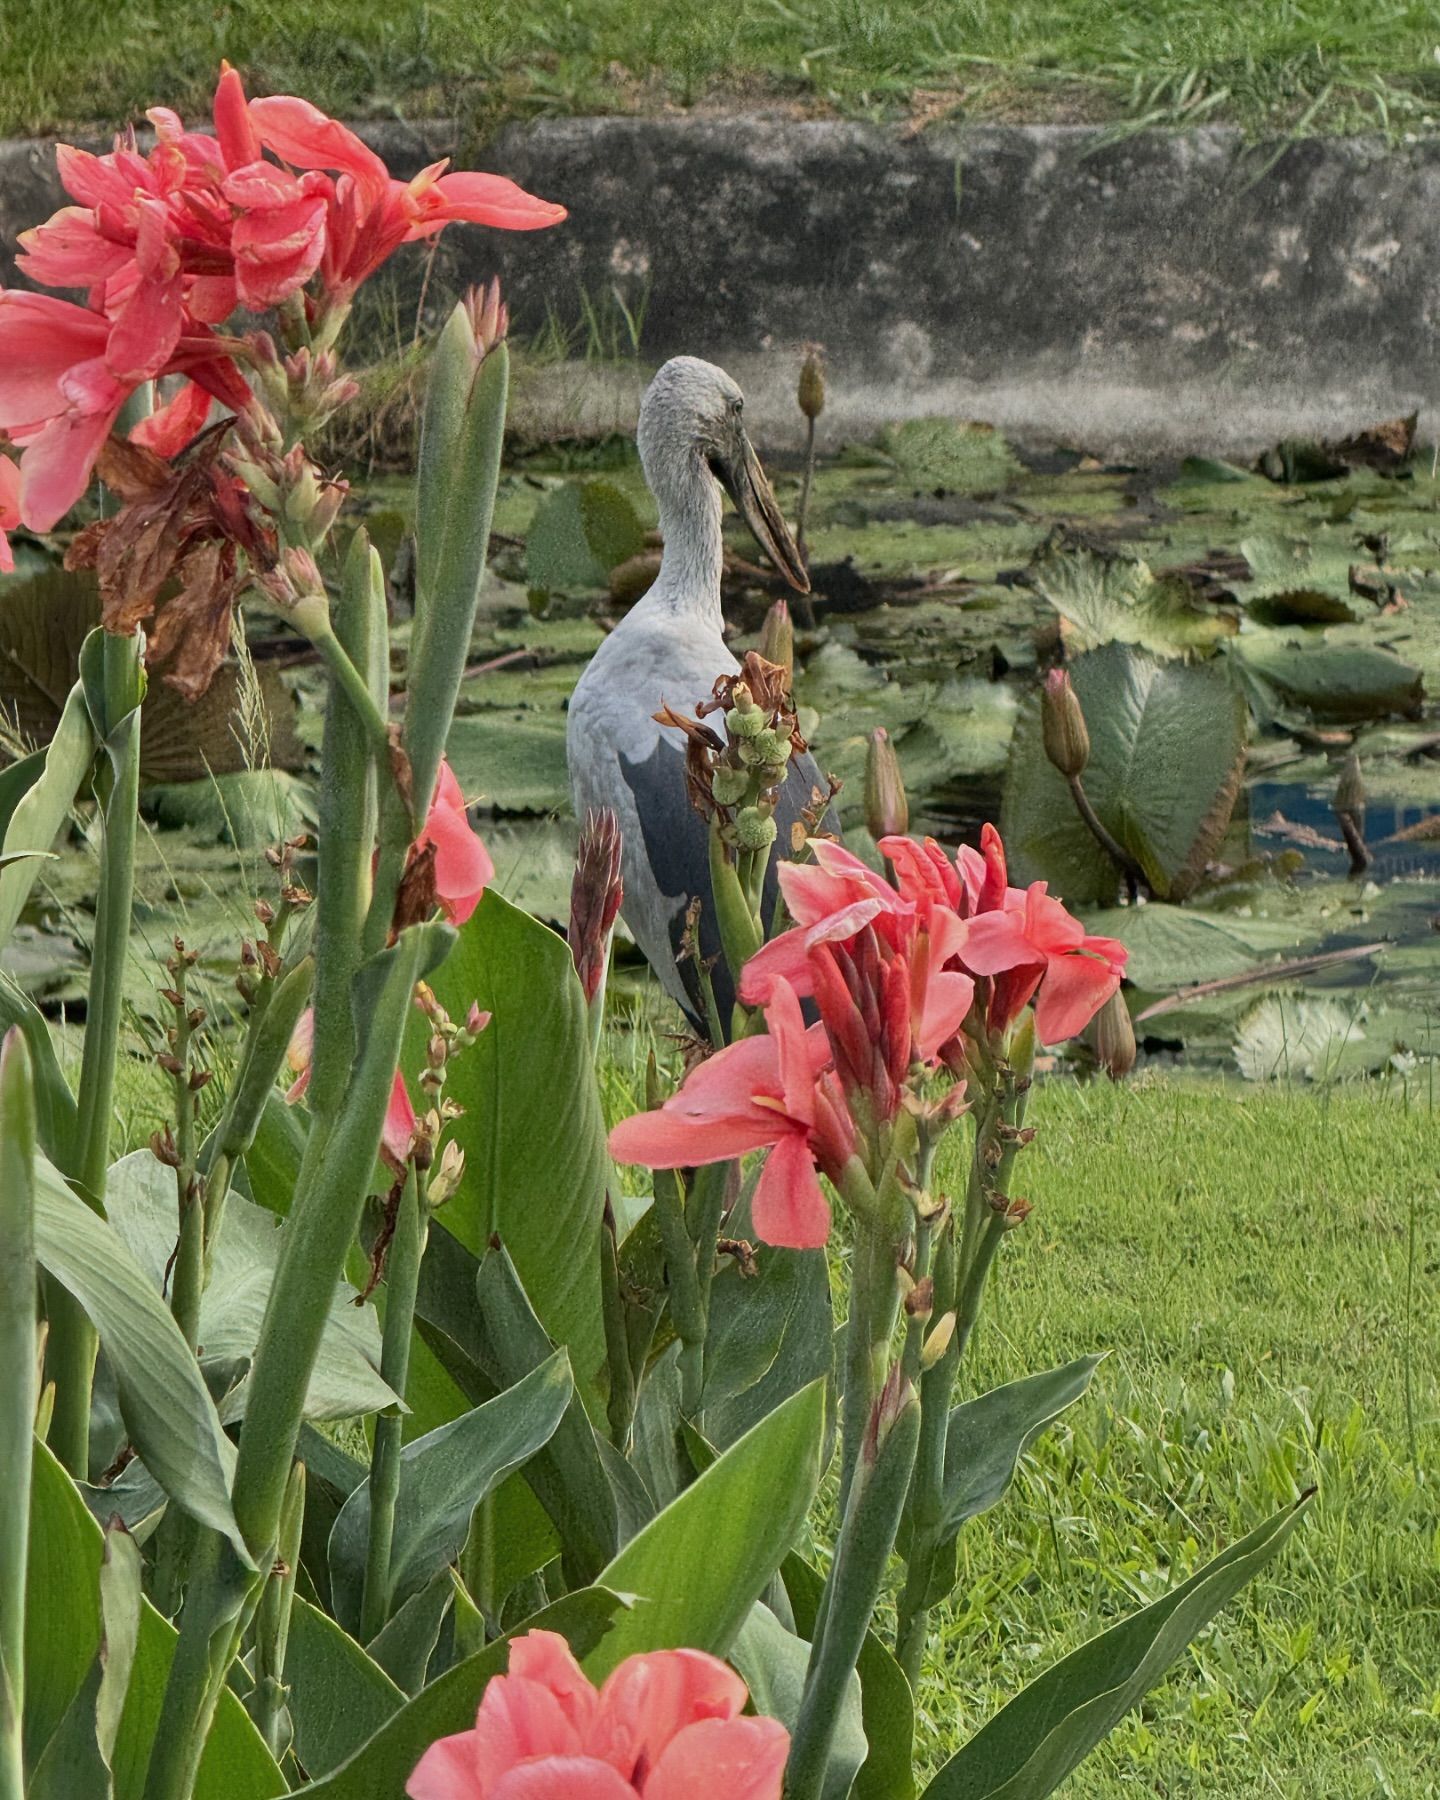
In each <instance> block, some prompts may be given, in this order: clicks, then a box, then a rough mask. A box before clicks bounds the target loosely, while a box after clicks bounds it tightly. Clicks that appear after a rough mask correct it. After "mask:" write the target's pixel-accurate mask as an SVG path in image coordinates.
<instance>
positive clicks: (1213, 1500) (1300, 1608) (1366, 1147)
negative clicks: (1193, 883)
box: [608, 1052, 1440, 1800]
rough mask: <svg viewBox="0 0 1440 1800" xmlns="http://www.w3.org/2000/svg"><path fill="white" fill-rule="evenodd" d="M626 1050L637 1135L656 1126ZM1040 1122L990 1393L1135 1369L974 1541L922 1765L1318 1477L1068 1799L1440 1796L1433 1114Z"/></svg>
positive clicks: (1218, 1113) (1002, 1292) (1129, 1114)
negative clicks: (1095, 1366) (1292, 1533)
mask: <svg viewBox="0 0 1440 1800" xmlns="http://www.w3.org/2000/svg"><path fill="white" fill-rule="evenodd" d="M621 1056H622V1060H621V1061H620V1062H619V1063H617V1064H612V1066H611V1069H610V1071H609V1077H610V1090H611V1091H610V1093H609V1096H608V1099H609V1102H610V1104H611V1107H612V1110H613V1111H614V1112H616V1113H619V1112H621V1111H624V1110H627V1109H628V1108H629V1107H630V1106H632V1105H633V1104H634V1098H633V1091H634V1087H635V1071H634V1069H633V1065H632V1063H631V1060H630V1057H629V1054H628V1053H626V1052H622V1053H621ZM1030 1117H1031V1121H1032V1122H1034V1123H1036V1124H1037V1125H1038V1126H1039V1136H1038V1138H1037V1141H1036V1144H1035V1147H1034V1148H1033V1149H1032V1150H1030V1151H1028V1152H1026V1154H1025V1157H1024V1159H1023V1160H1022V1162H1021V1164H1020V1165H1019V1169H1018V1172H1017V1178H1016V1191H1017V1192H1021V1193H1024V1194H1026V1195H1027V1196H1028V1197H1030V1198H1031V1199H1033V1201H1034V1202H1035V1210H1034V1213H1033V1214H1032V1216H1031V1218H1030V1221H1029V1224H1028V1225H1027V1227H1026V1228H1025V1229H1024V1230H1023V1231H1021V1232H1019V1233H1017V1234H1016V1236H1015V1237H1014V1238H1013V1239H1012V1240H1011V1246H1010V1248H1009V1250H1008V1252H1007V1254H1006V1256H1005V1257H1004V1259H1003V1261H1002V1263H1001V1266H1000V1268H999V1270H998V1273H997V1276H996V1278H995V1280H994V1281H993V1282H992V1285H991V1300H990V1304H989V1307H988V1311H987V1314H986V1316H985V1318H984V1319H983V1320H982V1324H981V1328H980V1331H979V1333H978V1336H977V1354H978V1363H977V1364H976V1365H975V1366H974V1368H973V1370H972V1373H973V1378H974V1381H975V1383H976V1385H977V1388H985V1387H989V1386H991V1385H993V1384H995V1383H997V1382H1000V1381H1005V1380H1011V1379H1014V1378H1015V1377H1016V1376H1019V1375H1021V1374H1024V1373H1027V1372H1029V1371H1031V1370H1035V1369H1039V1368H1044V1367H1048V1366H1051V1365H1053V1364H1056V1363H1060V1362H1063V1361H1066V1360H1068V1359H1069V1358H1071V1357H1074V1356H1078V1355H1082V1354H1084V1353H1085V1352H1086V1351H1091V1350H1101V1349H1104V1350H1108V1351H1110V1353H1111V1354H1110V1357H1109V1360H1108V1361H1107V1362H1106V1363H1105V1364H1104V1365H1103V1366H1102V1368H1101V1369H1100V1371H1099V1373H1098V1375H1097V1376H1096V1380H1095V1385H1094V1388H1093V1390H1092V1394H1091V1395H1090V1396H1089V1397H1087V1399H1086V1400H1085V1401H1084V1402H1082V1404H1081V1405H1080V1406H1079V1407H1077V1408H1076V1409H1075V1410H1074V1411H1073V1412H1072V1413H1071V1414H1069V1415H1067V1420H1066V1422H1065V1423H1064V1424H1063V1425H1062V1427H1061V1428H1060V1429H1058V1430H1056V1431H1054V1432H1052V1433H1051V1435H1050V1436H1049V1437H1048V1439H1045V1440H1042V1442H1041V1443H1040V1444H1039V1445H1037V1447H1036V1449H1035V1451H1034V1453H1033V1454H1032V1455H1030V1456H1028V1457H1027V1458H1026V1459H1025V1462H1024V1465H1023V1469H1022V1473H1021V1476H1020V1478H1019V1479H1018V1481H1017V1483H1016V1485H1015V1487H1014V1488H1013V1489H1012V1490H1011V1493H1010V1495H1009V1496H1008V1498H1007V1499H1006V1501H1005V1502H1003V1503H1002V1504H1001V1506H999V1507H998V1508H996V1509H995V1510H994V1511H992V1512H990V1513H988V1514H986V1515H985V1516H984V1517H982V1518H981V1519H978V1520H976V1521H975V1522H974V1523H973V1524H972V1525H971V1526H970V1527H969V1528H968V1531H967V1534H966V1536H965V1537H964V1538H963V1539H962V1569H963V1579H962V1584H961V1587H960V1589H959V1591H958V1592H957V1593H956V1595H955V1597H954V1599H953V1600H952V1601H951V1603H950V1604H949V1605H948V1607H946V1608H943V1609H942V1610H941V1611H940V1612H939V1613H938V1614H937V1616H936V1627H937V1631H936V1645H935V1650H934V1652H933V1654H932V1655H931V1658H930V1660H929V1664H928V1668H927V1671H926V1673H925V1676H924V1678H923V1680H922V1684H921V1688H920V1692H919V1695H918V1703H919V1708H920V1714H921V1724H920V1739H921V1749H922V1754H923V1755H924V1757H925V1759H926V1761H927V1763H929V1764H932V1765H933V1764H936V1763H938V1762H940V1761H942V1760H943V1759H944V1758H945V1756H946V1755H948V1754H949V1752H950V1750H951V1749H952V1748H953V1747H954V1745H955V1744H956V1742H957V1741H958V1740H959V1739H961V1738H963V1737H967V1736H969V1735H970V1734H971V1733H972V1732H973V1731H974V1730H975V1729H976V1728H977V1727H978V1725H979V1724H980V1723H981V1722H982V1721H983V1720H984V1719H985V1718H986V1717H988V1715H989V1714H990V1713H991V1712H992V1711H993V1710H994V1709H995V1708H996V1707H998V1706H999V1705H1001V1704H1003V1702H1004V1701H1005V1700H1006V1699H1007V1698H1008V1697H1009V1696H1010V1695H1011V1694H1013V1693H1014V1692H1015V1691H1016V1689H1017V1688H1018V1687H1020V1686H1021V1685H1022V1684H1023V1683H1024V1682H1025V1681H1026V1680H1028V1679H1029V1678H1030V1677H1031V1676H1033V1675H1034V1674H1035V1673H1037V1672H1038V1671H1039V1670H1040V1669H1041V1668H1043V1667H1045V1666H1046V1665H1047V1664H1048V1663H1050V1662H1052V1661H1053V1660H1055V1658H1056V1657H1058V1656H1059V1655H1061V1654H1062V1653H1064V1652H1065V1651H1067V1650H1070V1649H1072V1648H1073V1647H1074V1646H1075V1645H1077V1644H1078V1643H1080V1642H1082V1641H1083V1640H1084V1639H1085V1638H1087V1637H1089V1636H1091V1635H1093V1633H1094V1632H1096V1631H1097V1630H1100V1629H1102V1628H1103V1627H1104V1626H1105V1625H1106V1624H1108V1623H1110V1622H1112V1621H1113V1620H1114V1619H1115V1618H1117V1617H1118V1616H1119V1615H1121V1614H1122V1613H1124V1612H1126V1611H1129V1610H1131V1609H1133V1608H1134V1607H1136V1606H1138V1605H1141V1604H1143V1603H1145V1602H1147V1601H1149V1600H1152V1599H1154V1598H1156V1597H1157V1596H1158V1595H1159V1594H1160V1593H1161V1592H1162V1591H1164V1589H1165V1588H1166V1587H1167V1586H1168V1585H1169V1584H1170V1583H1172V1582H1174V1581H1178V1580H1181V1579H1184V1578H1185V1577H1186V1576H1187V1575H1189V1574H1190V1573H1191V1572H1192V1571H1193V1570H1194V1569H1195V1568H1196V1567H1197V1566H1198V1565H1199V1564H1200V1563H1202V1562H1204V1561H1205V1560H1207V1559H1208V1558H1209V1557H1210V1556H1212V1555H1214V1554H1215V1553H1216V1552H1217V1551H1218V1550H1220V1549H1221V1548H1223V1547H1224V1546H1225V1545H1226V1544H1227V1543H1230V1542H1232V1541H1234V1540H1235V1539H1236V1538H1238V1537H1240V1536H1242V1535H1244V1533H1246V1532H1247V1531H1249V1530H1250V1529H1251V1528H1252V1527H1253V1526H1255V1525H1256V1524H1258V1523H1259V1522H1260V1521H1261V1520H1262V1519H1264V1518H1265V1517H1267V1516H1268V1515H1269V1514H1270V1513H1272V1512H1274V1511H1275V1510H1276V1509H1278V1508H1280V1507H1283V1506H1285V1505H1287V1504H1288V1503H1289V1502H1291V1501H1292V1500H1294V1499H1295V1498H1296V1497H1297V1496H1298V1495H1299V1494H1300V1493H1301V1492H1302V1491H1303V1490H1304V1489H1306V1488H1308V1487H1310V1486H1312V1485H1317V1486H1318V1488H1319V1494H1318V1498H1317V1501H1316V1504H1315V1506H1314V1509H1313V1510H1312V1513H1311V1515H1310V1519H1309V1522H1308V1523H1307V1525H1306V1526H1304V1527H1303V1528H1302V1530H1301V1532H1300V1534H1299V1535H1298V1537H1297V1539H1296V1540H1295V1542H1294V1543H1293V1544H1292V1546H1291V1547H1290V1548H1289V1549H1288V1550H1287V1551H1286V1552H1285V1553H1284V1555H1283V1556H1282V1558H1281V1559H1280V1561H1279V1562H1278V1563H1277V1564H1275V1565H1274V1566H1273V1567H1272V1568H1271V1569H1270V1570H1269V1571H1268V1572H1266V1573H1265V1574H1263V1575H1262V1576H1261V1578H1260V1579H1259V1580H1258V1581H1257V1583H1256V1584H1255V1585H1254V1586H1253V1587H1252V1588H1251V1589H1250V1590H1249V1592H1248V1593H1247V1594H1246V1596H1245V1597H1244V1598H1243V1599H1242V1600H1241V1601H1240V1602H1238V1603H1237V1604H1236V1605H1234V1606H1233V1607H1231V1608H1230V1609H1229V1610H1228V1611H1227V1612H1226V1613H1224V1614H1222V1616H1221V1618H1220V1620H1219V1621H1218V1623H1217V1624H1216V1625H1215V1626H1214V1627H1213V1628H1212V1629H1211V1630H1210V1631H1209V1632H1208V1633H1207V1634H1206V1635H1205V1636H1204V1638H1203V1639H1202V1641H1201V1642H1200V1643H1199V1644H1198V1645H1196V1646H1195V1647H1194V1648H1193V1649H1192V1650H1191V1652H1190V1653H1189V1654H1188V1655H1187V1656H1186V1658H1185V1659H1183V1661H1182V1662H1181V1664H1180V1665H1179V1667H1178V1668H1177V1670H1176V1672H1175V1673H1174V1674H1173V1675H1172V1677H1171V1678H1170V1680H1169V1681H1168V1682H1167V1683H1166V1684H1165V1686H1164V1687H1162V1688H1161V1689H1160V1690H1159V1691H1157V1692H1156V1693H1155V1694H1153V1695H1152V1696H1151V1698H1150V1700H1149V1701H1148V1703H1147V1704H1146V1706H1145V1708H1144V1710H1143V1712H1142V1713H1140V1714H1138V1715H1132V1716H1131V1717H1130V1718H1128V1719H1127V1720H1126V1721H1125V1722H1124V1723H1123V1724H1122V1725H1121V1726H1120V1728H1119V1729H1118V1730H1117V1731H1116V1732H1115V1733H1114V1735H1113V1736H1112V1737H1111V1739H1110V1740H1109V1741H1108V1743H1107V1744H1106V1745H1105V1746H1104V1747H1103V1748H1102V1749H1100V1750H1099V1751H1097V1752H1096V1754H1095V1755H1094V1756H1093V1757H1092V1758H1091V1759H1090V1760H1089V1761H1088V1762H1087V1763H1085V1764H1084V1765H1083V1766H1082V1768H1081V1769H1080V1771H1079V1772H1078V1773H1077V1774H1076V1775H1075V1776H1074V1777H1073V1778H1072V1780H1071V1782H1070V1784H1069V1786H1068V1787H1067V1788H1066V1789H1065V1790H1064V1791H1065V1793H1066V1794H1067V1795H1070V1796H1072V1797H1073V1800H1082V1797H1083V1800H1122V1797H1124V1796H1131V1795H1137V1796H1138V1795H1149V1796H1156V1795H1159V1796H1166V1797H1174V1796H1181V1795H1185V1796H1195V1797H1196V1800H1199V1797H1201V1796H1204V1797H1205V1800H1252V1797H1253V1800H1264V1797H1269V1800H1279V1797H1281V1796H1283V1797H1284V1800H1352V1797H1353V1800H1359V1797H1361V1796H1365V1797H1367V1800H1368V1797H1370V1796H1374V1797H1376V1800H1427V1797H1429V1796H1434V1795H1437V1794H1440V1773H1437V1771H1440V1492H1437V1488H1436V1485H1435V1483H1436V1475H1437V1471H1440V1461H1437V1452H1440V1344H1437V1333H1436V1303H1437V1297H1440V1295H1437V1289H1440V1281H1437V1272H1440V1232H1437V1227H1440V1209H1437V1205H1436V1163H1437V1157H1436V1149H1437V1141H1440V1121H1437V1118H1436V1115H1435V1114H1434V1112H1433V1110H1432V1104H1431V1096H1430V1094H1429V1093H1428V1092H1420V1093H1417V1092H1415V1091H1413V1090H1412V1091H1410V1092H1409V1093H1407V1092H1406V1090H1405V1088H1404V1087H1403V1086H1402V1085H1400V1084H1398V1083H1396V1084H1393V1085H1388V1086H1384V1087H1381V1086H1379V1085H1376V1084H1368V1085H1364V1086H1358V1087H1341V1088H1336V1089H1333V1090H1331V1091H1328V1092H1316V1091H1314V1090H1305V1089H1299V1088H1265V1089H1260V1088H1248V1087H1243V1086H1242V1085H1240V1084H1239V1083H1238V1082H1231V1083H1224V1082H1221V1081H1218V1080H1213V1081H1209V1082H1198V1081H1194V1080H1186V1081H1183V1082H1182V1081H1178V1080H1169V1079H1162V1078H1155V1077H1148V1078H1145V1079H1142V1080H1141V1081H1139V1082H1137V1083H1134V1084H1131V1085H1126V1086H1122V1087H1119V1088H1115V1087H1111V1086H1110V1085H1109V1084H1108V1083H1101V1084H1098V1085H1093V1086H1079V1085H1077V1084H1075V1083H1074V1082H1071V1081H1067V1080H1061V1079H1056V1080H1052V1081H1049V1082H1047V1083H1044V1084H1042V1086H1041V1087H1040V1089H1039V1091H1038V1095H1037V1099H1036V1102H1035V1104H1034V1106H1033V1107H1032V1111H1031V1115H1030ZM958 1174H959V1166H958V1160H957V1165H956V1167H955V1168H954V1169H953V1170H952V1172H951V1177H950V1178H951V1180H952V1181H953V1180H955V1179H956V1177H957V1176H958ZM1412 1228H1413V1237H1412ZM1412 1245H1413V1257H1412Z"/></svg>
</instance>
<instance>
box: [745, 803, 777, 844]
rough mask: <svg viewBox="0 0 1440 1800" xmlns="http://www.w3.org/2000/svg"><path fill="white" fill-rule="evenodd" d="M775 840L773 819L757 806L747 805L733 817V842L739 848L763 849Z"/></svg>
mask: <svg viewBox="0 0 1440 1800" xmlns="http://www.w3.org/2000/svg"><path fill="white" fill-rule="evenodd" d="M774 842H775V821H774V820H773V819H772V818H770V817H769V815H768V814H766V813H762V812H761V810H760V808H759V807H758V806H747V807H745V809H744V810H743V811H742V812H740V813H738V814H737V815H736V818H735V843H736V845H737V847H738V848H739V849H741V850H765V849H768V848H769V846H770V845H771V844H773V843H774Z"/></svg>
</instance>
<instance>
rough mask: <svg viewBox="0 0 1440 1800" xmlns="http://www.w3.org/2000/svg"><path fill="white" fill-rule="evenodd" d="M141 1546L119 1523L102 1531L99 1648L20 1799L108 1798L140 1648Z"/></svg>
mask: <svg viewBox="0 0 1440 1800" xmlns="http://www.w3.org/2000/svg"><path fill="white" fill-rule="evenodd" d="M141 1609H142V1598H141V1591H140V1552H139V1550H138V1549H137V1548H136V1546H135V1544H134V1542H133V1541H132V1540H131V1538H130V1537H129V1535H128V1534H127V1533H126V1531H125V1530H124V1528H123V1527H121V1528H119V1529H115V1530H108V1531H106V1533H105V1547H104V1551H103V1554H102V1560H101V1564H100V1629H101V1638H100V1648H99V1650H98V1651H97V1653H96V1657H95V1661H94V1662H93V1663H92V1664H91V1667H90V1673H89V1675H88V1676H87V1677H86V1679H85V1682H84V1684H83V1685H82V1686H81V1688H80V1691H79V1693H77V1694H76V1696H75V1698H74V1699H73V1700H72V1701H71V1702H70V1705H69V1707H68V1708H67V1709H66V1712H65V1717H64V1718H63V1719H62V1720H61V1721H60V1725H59V1728H58V1729H57V1731H56V1733H55V1735H54V1737H52V1738H51V1740H50V1742H49V1743H48V1744H47V1745H46V1747H45V1753H44V1755H43V1756H42V1757H41V1758H40V1761H39V1763H38V1765H37V1766H36V1769H35V1773H34V1774H33V1775H32V1776H31V1778H30V1782H29V1785H28V1786H27V1788H26V1790H25V1793H26V1800H75V1796H76V1795H77V1794H84V1795H85V1796H86V1800H111V1796H113V1794H114V1792H115V1783H114V1778H113V1775H112V1772H111V1765H112V1763H113V1760H114V1756H115V1744H116V1740H117V1738H118V1737H119V1735H120V1721H121V1716H122V1714H123V1712H124V1709H125V1698H126V1695H127V1694H128V1692H129V1689H130V1675H131V1671H132V1670H133V1668H134V1666H135V1653H136V1651H137V1649H138V1648H139V1641H140V1620H141Z"/></svg>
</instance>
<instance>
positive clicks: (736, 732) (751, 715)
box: [725, 706, 769, 738]
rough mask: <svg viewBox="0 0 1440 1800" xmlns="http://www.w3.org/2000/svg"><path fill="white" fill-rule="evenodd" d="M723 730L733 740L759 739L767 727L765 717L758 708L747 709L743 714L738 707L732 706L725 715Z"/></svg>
mask: <svg viewBox="0 0 1440 1800" xmlns="http://www.w3.org/2000/svg"><path fill="white" fill-rule="evenodd" d="M725 729H726V730H727V731H728V732H729V733H730V735H731V737H735V738H753V737H759V735H760V733H761V732H762V731H767V730H768V729H769V727H768V726H767V725H766V723H765V715H764V713H763V712H761V710H760V708H759V707H758V706H750V707H747V708H746V709H745V710H744V711H743V712H742V711H741V710H740V708H739V707H738V706H732V707H731V708H730V710H729V712H727V713H726V715H725Z"/></svg>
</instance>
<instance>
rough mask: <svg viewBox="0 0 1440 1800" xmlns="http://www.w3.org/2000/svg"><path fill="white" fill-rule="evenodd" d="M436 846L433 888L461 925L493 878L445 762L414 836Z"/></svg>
mask: <svg viewBox="0 0 1440 1800" xmlns="http://www.w3.org/2000/svg"><path fill="white" fill-rule="evenodd" d="M431 844H433V845H434V847H435V891H436V893H437V894H438V895H439V897H440V904H441V906H442V907H443V908H444V911H445V914H446V916H447V918H448V919H449V920H450V922H451V924H452V925H463V924H464V923H465V921H466V920H467V919H468V918H469V917H470V915H471V913H473V912H474V910H475V908H476V907H477V906H478V905H479V904H480V896H481V895H482V894H483V893H484V892H485V889H486V888H487V887H488V886H489V885H490V883H491V882H492V881H493V880H494V879H495V865H494V863H493V862H491V860H490V853H489V851H487V850H486V848H485V846H484V844H483V843H481V841H480V837H479V834H478V833H477V832H476V831H475V830H474V828H473V827H472V826H471V824H470V816H469V813H468V812H467V810H466V807H465V796H464V794H463V793H461V791H460V783H459V782H458V781H457V780H456V779H455V771H454V770H453V769H452V768H451V767H450V765H449V763H448V762H442V763H441V764H440V778H439V780H438V781H437V782H436V784H435V798H434V800H433V801H431V803H430V811H429V813H428V815H427V816H426V819H425V826H424V829H423V830H422V831H421V833H420V835H419V837H418V838H416V840H415V847H416V848H417V849H419V850H423V849H425V848H426V846H427V845H431Z"/></svg>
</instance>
